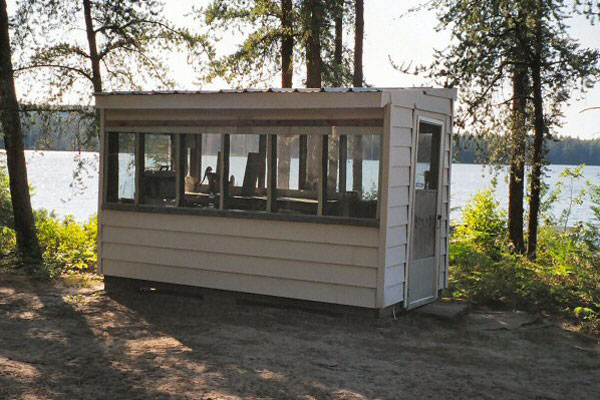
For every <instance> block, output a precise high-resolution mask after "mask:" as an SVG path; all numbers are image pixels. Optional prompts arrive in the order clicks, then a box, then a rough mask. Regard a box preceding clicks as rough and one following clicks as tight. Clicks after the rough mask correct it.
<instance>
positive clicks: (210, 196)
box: [182, 133, 222, 208]
mask: <svg viewBox="0 0 600 400" xmlns="http://www.w3.org/2000/svg"><path fill="white" fill-rule="evenodd" d="M185 137H186V150H185V153H186V160H185V165H186V166H187V174H186V177H185V194H184V197H185V200H184V202H183V204H182V205H183V206H186V207H196V208H219V201H220V193H221V186H220V173H221V165H220V160H221V140H222V135H221V134H215V133H210V134H201V135H200V134H188V135H185Z"/></svg>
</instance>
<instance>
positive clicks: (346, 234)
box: [102, 210, 379, 247]
mask: <svg viewBox="0 0 600 400" xmlns="http://www.w3.org/2000/svg"><path fill="white" fill-rule="evenodd" d="M102 225H103V226H120V227H125V228H140V229H155V230H162V231H173V232H190V233H204V234H208V235H235V236H239V237H249V238H262V239H281V240H293V241H298V242H310V243H330V244H341V245H348V246H363V247H378V246H379V228H376V227H365V226H351V225H335V224H315V223H305V222H287V221H269V220H257V219H249V218H230V217H209V216H203V215H197V216H196V215H176V214H160V213H146V212H135V211H116V210H103V211H102Z"/></svg>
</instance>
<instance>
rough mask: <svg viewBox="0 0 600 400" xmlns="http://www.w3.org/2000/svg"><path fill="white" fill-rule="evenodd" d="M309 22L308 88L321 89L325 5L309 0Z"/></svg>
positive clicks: (307, 51)
mask: <svg viewBox="0 0 600 400" xmlns="http://www.w3.org/2000/svg"><path fill="white" fill-rule="evenodd" d="M308 5H309V10H308V12H309V20H308V29H307V38H306V87H307V88H320V87H321V69H322V60H321V25H322V23H323V9H322V7H323V5H322V4H321V0H308Z"/></svg>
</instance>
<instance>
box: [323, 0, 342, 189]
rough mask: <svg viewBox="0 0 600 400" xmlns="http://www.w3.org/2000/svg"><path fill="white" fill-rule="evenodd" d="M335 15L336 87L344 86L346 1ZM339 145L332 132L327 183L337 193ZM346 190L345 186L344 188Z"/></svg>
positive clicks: (340, 4)
mask: <svg viewBox="0 0 600 400" xmlns="http://www.w3.org/2000/svg"><path fill="white" fill-rule="evenodd" d="M334 10H335V15H334V20H335V24H334V29H335V31H334V51H333V67H334V75H333V77H334V82H333V83H334V86H336V87H342V86H343V82H344V81H343V79H344V77H343V67H342V61H343V49H344V0H337V3H336V5H335V9H334ZM339 143H340V138H339V135H338V134H337V133H336V132H332V136H331V137H330V139H329V149H328V153H329V154H328V158H329V165H328V168H327V181H328V183H327V184H328V187H329V189H328V190H329V191H330V192H331V193H335V192H336V190H337V187H336V186H337V178H338V162H339V149H338V147H339ZM345 183H346V182H340V183H339V187H340V191H342V189H341V188H342V185H345ZM344 189H345V186H344Z"/></svg>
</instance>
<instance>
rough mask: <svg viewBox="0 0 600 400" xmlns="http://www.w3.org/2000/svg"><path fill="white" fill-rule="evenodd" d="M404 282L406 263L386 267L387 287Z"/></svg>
mask: <svg viewBox="0 0 600 400" xmlns="http://www.w3.org/2000/svg"><path fill="white" fill-rule="evenodd" d="M402 282H404V264H401V265H396V266H394V267H388V268H386V269H385V287H390V286H395V285H398V284H399V283H402Z"/></svg>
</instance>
